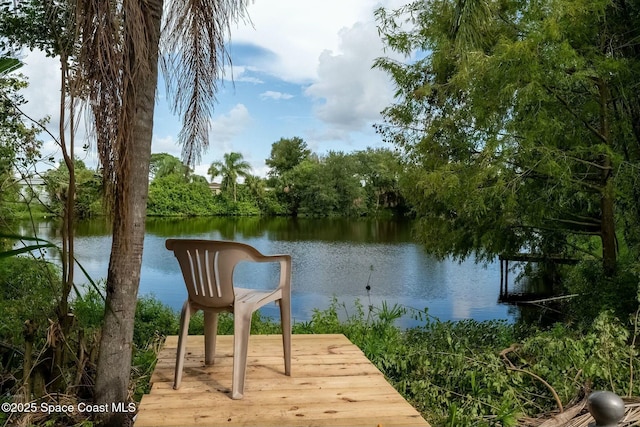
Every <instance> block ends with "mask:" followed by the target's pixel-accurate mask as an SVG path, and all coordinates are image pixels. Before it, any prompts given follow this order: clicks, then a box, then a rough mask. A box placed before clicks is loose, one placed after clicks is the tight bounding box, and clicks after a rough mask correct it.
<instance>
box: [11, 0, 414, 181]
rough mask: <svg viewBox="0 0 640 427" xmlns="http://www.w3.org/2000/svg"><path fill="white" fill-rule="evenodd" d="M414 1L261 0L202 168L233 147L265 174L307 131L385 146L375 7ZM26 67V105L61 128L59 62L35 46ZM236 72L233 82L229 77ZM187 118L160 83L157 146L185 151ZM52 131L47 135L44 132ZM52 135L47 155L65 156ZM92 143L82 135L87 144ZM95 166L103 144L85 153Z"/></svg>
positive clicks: (333, 141)
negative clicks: (273, 156) (283, 142)
mask: <svg viewBox="0 0 640 427" xmlns="http://www.w3.org/2000/svg"><path fill="white" fill-rule="evenodd" d="M406 2H407V1H406V0H323V1H322V2H319V1H311V0H269V1H267V0H255V1H254V2H253V3H251V4H250V5H249V7H248V14H249V17H250V19H251V22H250V23H249V22H241V23H239V24H238V25H234V26H232V30H231V40H232V41H231V44H230V48H231V49H230V51H231V57H232V61H233V68H232V69H228V70H226V73H225V74H226V76H227V78H226V79H225V82H224V84H223V85H221V86H220V87H221V90H220V91H219V93H218V101H219V102H218V104H217V105H216V106H215V112H214V115H213V117H212V118H211V131H210V142H209V149H208V150H207V151H206V152H205V153H203V156H202V160H201V162H200V163H199V164H198V165H196V167H195V172H196V173H197V174H200V175H206V171H207V169H208V167H209V165H210V164H211V162H212V161H215V160H219V159H222V156H223V155H224V153H226V152H230V151H236V152H240V153H242V154H243V155H244V157H245V159H246V160H248V161H249V162H250V164H251V165H252V167H253V173H254V174H256V175H260V176H265V175H266V172H267V167H266V165H265V163H264V160H265V159H266V158H268V157H269V153H270V150H271V144H272V143H273V142H276V141H277V140H279V139H280V138H282V137H284V138H289V137H294V136H298V137H301V138H303V139H304V140H305V141H306V142H307V144H308V145H309V147H310V148H311V149H312V150H313V151H315V152H317V153H319V154H323V153H326V152H328V151H329V150H341V151H353V150H359V149H364V148H366V147H367V146H371V147H379V146H384V143H383V142H382V141H381V139H380V137H379V136H378V135H376V133H375V131H374V130H373V128H372V125H373V123H376V122H380V121H381V116H380V111H381V110H382V109H383V108H384V107H386V106H388V105H389V104H390V103H391V102H392V100H393V95H392V94H393V87H392V85H391V83H390V81H389V78H388V77H387V76H386V75H385V74H384V73H382V72H381V71H379V70H372V69H371V65H372V62H373V60H374V59H375V58H376V57H379V56H387V55H389V52H384V51H383V46H382V43H381V41H380V39H379V37H378V33H377V29H376V26H375V21H374V17H373V11H374V10H375V9H376V8H377V7H379V6H384V7H387V8H397V7H399V6H401V5H403V4H404V3H406ZM24 62H25V63H26V65H25V67H23V69H22V70H21V72H22V73H23V74H25V75H27V77H28V78H29V81H30V87H29V88H28V89H27V90H26V93H25V96H26V98H27V99H28V100H29V104H28V105H27V107H26V108H25V110H26V112H27V113H29V114H30V115H32V116H33V117H43V116H44V115H49V116H51V119H52V120H51V128H52V130H53V129H56V128H57V117H58V113H57V110H58V96H59V91H58V82H59V77H58V76H59V71H58V65H57V63H56V61H55V60H51V59H48V58H45V57H44V55H43V54H42V53H39V52H33V53H29V54H27V55H26V57H25V58H24ZM231 76H233V82H231V81H230V80H229V79H230V77H231ZM180 127H181V120H180V117H177V116H175V115H173V114H172V113H171V111H170V109H169V106H168V103H167V100H166V98H165V93H164V83H161V84H160V85H159V91H158V103H157V105H156V113H155V121H154V137H153V148H152V149H153V152H167V153H170V154H173V155H176V156H178V157H179V156H180V150H181V149H180V147H179V146H178V145H177V144H176V141H177V135H178V133H179V132H180ZM43 138H44V137H43ZM44 139H45V145H44V149H43V154H44V156H45V157H49V156H53V157H55V158H56V159H58V158H60V157H61V154H60V152H59V150H58V149H57V147H56V146H55V144H53V142H52V141H47V140H46V138H44ZM85 142H86V139H85V137H80V138H79V144H78V145H79V146H81V145H83V144H84V143H85ZM78 153H82V155H80V157H84V159H85V161H86V163H87V164H89V165H91V166H95V163H96V161H95V150H89V151H88V152H82V151H81V150H80V151H78Z"/></svg>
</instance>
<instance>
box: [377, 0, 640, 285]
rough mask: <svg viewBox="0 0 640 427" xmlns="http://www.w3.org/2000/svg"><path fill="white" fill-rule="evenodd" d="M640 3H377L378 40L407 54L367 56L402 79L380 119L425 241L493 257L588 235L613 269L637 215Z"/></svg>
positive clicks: (461, 254)
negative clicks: (401, 161)
mask: <svg viewBox="0 0 640 427" xmlns="http://www.w3.org/2000/svg"><path fill="white" fill-rule="evenodd" d="M639 10H640V9H639V8H638V5H637V4H631V3H629V2H626V1H624V0H596V1H592V0H565V1H544V0H543V1H536V2H510V1H504V0H492V1H481V0H467V1H454V0H445V1H429V2H422V1H420V2H414V3H411V4H409V5H407V6H405V7H403V8H402V9H400V10H396V11H386V10H384V9H380V10H378V11H377V12H376V16H377V19H378V22H379V25H380V31H381V34H382V38H383V40H384V42H385V43H386V44H387V46H388V47H389V48H390V49H392V50H393V51H396V52H399V53H402V54H405V55H406V56H407V58H410V59H409V60H408V61H406V62H399V61H395V60H392V59H390V58H381V59H379V60H378V61H377V62H376V66H378V67H380V68H382V69H383V70H386V71H387V72H388V73H389V75H390V76H391V77H392V79H393V81H394V82H395V84H396V87H397V93H396V103H395V104H393V105H392V106H390V107H388V108H387V109H386V110H385V111H384V116H385V123H384V124H383V125H381V126H379V128H378V130H379V131H380V133H381V134H382V135H383V136H384V138H385V139H386V140H387V141H390V142H392V143H394V144H396V145H397V146H398V147H399V148H400V149H401V150H402V151H403V155H404V158H405V161H406V164H407V173H406V175H405V177H404V186H403V188H404V190H405V194H406V195H407V197H408V198H409V200H410V202H411V203H412V204H413V205H414V206H415V212H416V214H417V216H418V217H419V219H420V226H419V238H420V239H421V240H422V241H423V242H424V244H425V245H426V247H427V249H428V250H429V251H430V252H432V253H434V254H436V255H439V256H443V257H444V256H447V255H454V256H456V257H458V258H465V257H467V256H470V255H472V254H475V255H477V256H479V257H480V259H483V258H484V259H490V258H492V257H493V256H495V255H498V254H504V253H507V254H508V253H513V252H517V251H520V250H528V251H531V252H541V253H544V254H560V255H572V254H575V253H576V251H578V250H581V251H584V250H585V249H586V248H587V247H589V246H594V245H595V247H597V248H599V251H600V253H599V254H598V257H599V258H600V259H601V260H602V263H603V267H604V269H605V270H606V271H607V272H608V274H613V272H614V271H615V266H616V262H617V256H618V249H619V244H620V243H621V242H619V241H616V233H618V236H621V235H622V234H624V233H627V234H625V235H626V236H630V235H631V234H629V232H630V229H632V228H635V229H637V226H635V225H631V221H630V220H629V218H631V217H633V218H635V221H636V223H637V220H638V218H639V217H638V212H639V211H638V205H637V202H636V203H630V202H629V201H630V200H632V199H634V195H635V196H637V195H638V190H639V187H638V183H637V182H635V181H632V180H630V178H629V176H628V175H629V174H630V173H631V174H636V175H637V171H638V166H639V159H640V156H639V153H640V150H639V148H640V132H639V131H638V130H639V125H638V123H639V118H640V108H639V105H640V103H639V98H638V91H637V90H636V88H637V77H638V76H639V75H640V56H639V52H640V44H639V40H640V38H639V35H640V26H639V23H640V21H639V16H640V15H639V13H638V12H639ZM632 171H633V172H632ZM635 200H638V198H637V197H635ZM616 210H617V212H616ZM621 218H627V219H626V220H625V222H624V223H625V227H621V226H620V225H619V224H620V223H619V221H620V219H621ZM636 233H637V231H636ZM590 236H593V237H595V238H597V239H598V240H597V242H595V243H594V241H593V240H592V239H590ZM636 243H637V242H636ZM592 254H593V252H592Z"/></svg>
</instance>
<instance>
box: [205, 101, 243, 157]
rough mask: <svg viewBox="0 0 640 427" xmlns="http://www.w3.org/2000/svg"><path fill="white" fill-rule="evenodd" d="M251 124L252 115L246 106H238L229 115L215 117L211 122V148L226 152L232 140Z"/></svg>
mask: <svg viewBox="0 0 640 427" xmlns="http://www.w3.org/2000/svg"><path fill="white" fill-rule="evenodd" d="M250 123H251V114H249V110H248V109H247V107H246V106H245V105H244V104H236V105H235V106H234V107H233V108H232V109H231V110H230V111H229V112H228V113H227V114H223V115H222V116H218V117H214V118H213V119H212V120H211V131H210V132H209V139H210V146H211V148H214V149H216V150H217V151H220V150H221V149H222V151H223V152H224V148H225V147H228V146H229V144H230V143H231V140H233V138H234V137H235V136H237V135H238V134H240V133H241V132H242V131H244V130H245V129H246V128H247V126H249V124H250Z"/></svg>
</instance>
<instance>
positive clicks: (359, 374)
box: [135, 335, 429, 427]
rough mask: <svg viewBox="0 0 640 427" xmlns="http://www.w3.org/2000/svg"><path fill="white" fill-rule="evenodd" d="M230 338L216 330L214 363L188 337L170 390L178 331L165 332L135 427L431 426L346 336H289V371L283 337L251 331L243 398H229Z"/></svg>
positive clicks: (201, 346) (199, 339)
mask: <svg viewBox="0 0 640 427" xmlns="http://www.w3.org/2000/svg"><path fill="white" fill-rule="evenodd" d="M232 340H233V337H232V336H219V337H218V344H217V349H216V360H215V364H214V365H210V366H205V364H204V338H203V337H202V336H190V337H189V338H188V341H187V356H186V359H185V369H184V375H183V378H182V385H181V387H180V389H179V390H173V388H172V386H173V372H174V366H175V365H174V364H175V357H176V346H177V341H178V340H177V337H175V336H171V337H168V338H167V340H166V342H165V346H164V348H163V349H162V350H161V352H160V355H159V359H158V364H157V366H156V368H155V371H154V373H153V375H152V378H151V382H152V387H151V392H150V393H149V394H147V395H145V396H143V398H142V401H141V402H140V405H139V407H138V414H137V417H136V421H135V427H150V426H154V427H156V426H158V427H159V426H181V427H187V426H261V427H269V426H279V427H288V426H372V427H391V426H407V427H409V426H423V427H429V424H428V423H427V422H426V421H425V420H424V419H423V418H422V416H421V415H420V413H419V412H418V411H416V409H415V408H413V407H412V406H411V405H410V404H409V403H408V402H407V401H406V400H404V399H403V397H402V396H401V395H400V394H399V393H398V392H397V391H396V390H395V389H394V388H393V387H392V386H391V385H390V384H389V383H388V382H387V381H386V380H385V378H384V376H383V375H382V373H381V372H380V371H379V370H378V369H377V368H376V367H375V366H374V365H373V364H372V363H371V362H370V361H369V360H368V359H367V358H366V357H365V356H364V354H363V353H362V351H361V350H360V349H359V348H358V347H356V346H355V345H353V344H352V343H351V342H350V341H349V340H348V339H347V338H346V337H345V336H344V335H294V336H293V340H292V368H291V370H292V375H291V376H290V377H288V376H286V375H284V362H283V357H282V337H281V336H280V335H252V336H251V338H250V341H249V356H248V363H247V365H248V366H247V379H246V383H245V394H244V398H243V399H242V400H232V399H231V397H230V390H231V367H232V360H233V354H232Z"/></svg>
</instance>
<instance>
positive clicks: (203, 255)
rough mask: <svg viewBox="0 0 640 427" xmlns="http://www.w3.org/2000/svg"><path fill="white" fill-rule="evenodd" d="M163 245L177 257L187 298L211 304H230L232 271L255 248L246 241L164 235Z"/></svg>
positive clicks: (224, 305)
mask: <svg viewBox="0 0 640 427" xmlns="http://www.w3.org/2000/svg"><path fill="white" fill-rule="evenodd" d="M165 245H166V247H167V249H169V250H171V251H173V253H174V255H175V256H176V258H177V259H178V263H179V264H180V269H181V270H182V276H183V277H184V281H185V284H186V285H187V292H188V293H189V299H190V300H191V301H192V302H194V303H196V304H198V305H200V306H203V307H212V308H224V307H231V306H232V305H233V300H234V292H233V271H234V269H235V267H236V265H237V264H238V263H239V262H240V261H243V260H250V259H252V258H253V256H252V255H253V254H254V253H255V252H256V249H255V248H253V247H251V246H249V245H245V244H243V243H238V242H227V241H220V240H193V239H168V240H167V241H166V243H165Z"/></svg>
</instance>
